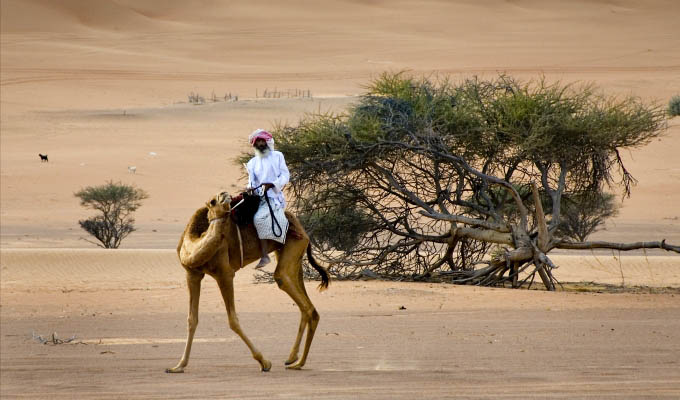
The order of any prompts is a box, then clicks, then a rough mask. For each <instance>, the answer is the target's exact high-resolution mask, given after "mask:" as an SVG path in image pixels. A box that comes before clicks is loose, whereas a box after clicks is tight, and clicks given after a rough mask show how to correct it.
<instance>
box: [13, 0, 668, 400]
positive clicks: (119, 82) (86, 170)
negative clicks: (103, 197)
mask: <svg viewBox="0 0 680 400" xmlns="http://www.w3.org/2000/svg"><path fill="white" fill-rule="evenodd" d="M0 5H1V10H0V11H1V12H0V16H1V18H2V20H1V21H0V27H1V36H0V45H1V53H0V56H1V57H0V283H1V286H0V306H1V307H0V317H1V318H0V322H1V332H0V364H1V367H0V397H2V398H46V397H58V398H65V397H66V398H69V397H73V398H265V397H266V398H271V397H283V398H289V397H290V398H293V397H294V398H328V399H345V398H390V399H392V398H403V399H410V398H414V397H421V398H453V397H458V398H677V397H679V396H680V372H679V371H680V368H679V366H680V335H679V334H678V332H680V329H679V328H680V322H678V321H680V319H678V316H679V315H680V301H679V300H678V296H679V295H678V289H677V288H680V257H678V256H674V255H672V254H669V253H664V252H647V254H644V253H641V252H640V253H635V254H633V255H625V254H621V255H619V254H612V253H611V252H598V253H595V254H591V253H566V252H562V253H560V254H558V255H556V256H555V260H556V263H557V264H558V265H559V266H560V268H559V269H558V270H557V271H556V276H557V278H558V279H560V280H561V281H563V282H570V283H575V284H570V285H572V286H570V288H572V289H576V290H571V291H562V292H557V293H545V292H539V291H533V290H532V291H524V290H521V291H520V290H509V289H501V288H497V289H489V288H476V287H461V286H451V285H443V284H416V283H394V282H375V281H362V282H332V283H331V287H330V289H329V290H328V291H326V292H324V293H318V292H316V291H315V290H314V287H315V286H316V283H315V282H309V283H308V291H309V292H310V295H311V297H312V301H313V302H314V303H315V305H316V306H317V308H318V309H319V313H320V314H321V323H320V325H319V329H318V330H317V335H316V338H315V341H314V344H313V346H312V350H311V353H310V358H309V361H308V363H307V366H306V367H305V370H304V371H287V370H285V369H284V368H283V360H284V359H285V358H286V356H287V354H288V351H289V349H290V347H289V346H291V345H292V342H293V339H294V335H295V331H296V326H297V322H298V320H299V316H298V313H297V310H296V308H295V307H294V305H293V303H292V301H291V300H290V299H288V298H287V297H286V296H285V294H283V293H282V292H280V291H279V290H278V289H277V287H276V285H271V284H254V283H253V270H252V267H247V268H246V269H245V270H244V271H241V272H240V273H239V275H238V276H237V288H236V298H237V310H238V311H239V316H240V319H241V323H242V325H243V327H244V329H245V331H246V332H247V333H248V334H249V336H250V338H251V339H252V340H253V341H254V342H255V344H256V345H257V346H258V347H259V348H260V349H261V350H262V351H263V353H264V354H265V355H266V356H267V357H269V359H270V360H271V361H272V362H274V365H275V367H274V368H273V369H272V371H271V372H269V373H266V374H263V373H260V372H259V370H258V368H257V364H256V362H255V361H254V360H252V359H251V357H250V355H249V353H248V351H247V348H246V347H245V346H244V345H243V344H242V343H241V342H240V340H239V339H238V337H237V336H236V335H235V334H233V333H232V332H231V331H230V330H229V328H228V325H227V323H226V315H225V313H224V305H223V303H222V301H221V299H220V296H219V291H218V290H217V288H216V285H215V284H214V282H212V281H210V279H209V278H208V279H206V281H205V283H204V293H203V297H202V303H201V307H202V308H201V310H202V313H201V316H200V323H199V328H198V333H197V340H196V344H195V346H194V350H193V353H192V360H191V363H190V365H189V367H188V369H187V372H186V373H185V374H183V375H172V376H171V375H167V374H165V373H163V371H164V369H165V368H167V367H169V366H172V365H174V364H175V363H176V362H177V360H178V359H179V357H180V355H181V351H182V348H183V342H184V335H185V331H186V327H185V325H186V310H187V300H188V296H187V293H186V285H185V283H184V278H183V271H182V269H181V267H180V266H179V263H178V261H177V258H176V255H175V253H174V250H173V249H174V247H175V245H176V243H177V240H178V238H179V235H180V234H181V232H182V230H183V228H184V225H185V223H186V221H187V220H188V218H189V216H190V215H191V214H192V212H193V211H194V210H195V209H196V208H197V207H199V206H200V205H201V204H202V203H203V202H204V201H205V200H206V199H207V198H209V197H210V196H211V195H213V194H214V193H216V192H217V191H219V190H224V189H226V190H229V191H232V192H237V191H238V190H239V189H240V188H242V187H243V186H244V184H245V181H244V179H243V177H244V172H243V169H242V167H240V166H239V165H237V164H235V163H234V162H233V160H234V158H235V157H236V156H237V155H238V154H240V153H241V152H242V151H246V150H247V141H246V138H247V135H248V133H250V132H251V131H252V130H253V129H255V128H259V127H261V128H265V129H267V128H271V127H273V126H274V125H276V124H279V123H295V122H296V121H298V120H299V119H300V118H302V117H303V116H304V115H305V113H315V112H341V111H342V110H343V109H344V108H345V107H347V106H348V105H350V104H352V102H353V101H355V99H356V96H358V95H360V94H361V93H362V91H363V87H362V86H363V85H365V84H367V83H368V82H370V80H371V79H372V78H374V77H376V76H378V75H379V74H380V73H381V72H383V71H401V70H408V71H411V72H412V73H414V74H422V75H427V76H437V75H441V76H448V77H450V78H452V79H464V78H466V77H469V76H472V75H480V76H487V77H490V76H494V75H496V74H497V73H500V72H505V73H509V74H512V75H515V76H518V77H520V78H523V79H535V78H537V77H540V76H545V77H546V79H548V80H551V81H554V80H562V81H565V82H593V83H595V84H597V85H598V86H599V87H601V88H602V90H603V91H604V92H605V93H607V94H620V95H628V94H633V95H636V96H639V97H641V98H642V99H644V100H645V101H650V102H658V103H659V104H661V105H662V106H665V104H667V102H668V100H669V99H670V97H671V96H673V95H677V94H680V38H679V37H678V35H677V20H678V18H679V17H680V3H678V2H677V1H672V0H669V1H660V0H652V1H645V2H634V1H629V0H617V1H578V2H560V1H522V0H519V1H500V0H491V1H487V2H473V1H450V2H445V1H434V0H433V1H420V2H415V1H413V2H406V1H396V2H383V1H352V0H331V1H325V2H314V1H287V2H275V1H269V0H265V1H260V2H241V1H231V2H227V1H217V0H203V1H200V2H187V1H176V0H172V1H160V0H145V1H138V0H137V1H132V0H98V1H86V0H68V1H66V0H64V1H58V2H55V1H47V0H0ZM265 90H267V91H269V92H271V91H273V90H277V91H281V92H283V93H285V94H284V96H283V98H277V99H269V98H268V99H263V98H262V94H263V92H264V91H265ZM291 90H292V91H293V92H294V91H295V90H309V91H310V92H311V94H312V97H311V98H288V97H287V93H288V92H289V91H291ZM192 92H194V93H199V94H201V95H203V96H204V97H206V98H209V97H210V96H211V94H212V93H213V92H214V93H215V94H216V96H224V95H225V94H228V93H231V94H232V95H238V97H239V100H238V101H230V102H225V101H219V102H210V101H208V102H207V103H206V104H203V105H199V106H197V105H192V104H189V103H188V102H187V96H188V95H189V94H190V93H192ZM679 151H680V120H678V118H675V119H674V120H669V127H668V130H667V131H666V132H665V135H664V136H663V137H661V138H660V139H658V140H655V141H654V142H652V143H650V144H649V145H648V146H646V147H644V148H641V149H634V150H632V151H630V152H626V153H624V154H622V155H623V156H624V157H625V160H626V163H627V164H626V165H627V167H628V169H629V171H630V172H631V173H632V174H633V175H634V176H635V177H636V178H637V179H638V181H639V183H638V185H637V186H636V187H634V189H633V193H632V196H631V197H630V198H627V199H625V200H624V201H623V203H622V208H621V212H620V214H619V215H618V216H617V217H616V218H614V219H612V220H611V221H609V222H608V223H607V225H606V229H605V230H602V231H600V232H598V233H596V234H595V235H593V236H592V239H603V240H616V241H638V240H660V239H663V238H666V239H667V240H668V241H670V242H675V243H678V242H680V211H679V210H680V208H679V207H678V206H677V204H679V203H680V161H679V160H678V158H677V154H678V152H679ZM38 153H42V154H46V153H47V154H48V155H49V160H50V161H49V162H47V163H41V162H40V159H39V157H38ZM129 166H135V167H136V173H135V174H132V173H129V172H128V167H129ZM106 180H114V181H119V180H120V181H123V182H125V183H132V184H135V185H137V186H138V187H141V188H143V189H144V190H146V191H147V192H148V193H149V195H150V198H149V199H148V200H146V201H145V203H144V205H143V206H142V207H141V208H140V209H139V210H138V212H137V213H136V220H137V228H138V230H137V231H136V232H134V233H133V234H132V235H130V236H129V237H128V238H127V239H126V240H125V241H124V242H123V245H122V246H121V249H119V250H116V251H107V250H101V249H98V248H97V247H96V246H95V245H93V244H91V243H89V242H87V241H85V240H83V237H84V233H83V232H82V231H81V230H80V228H79V226H78V223H77V221H78V219H82V218H85V217H86V216H88V215H89V212H88V211H86V210H84V209H82V208H81V207H80V206H79V204H78V201H77V200H76V198H75V197H74V196H73V193H74V192H75V191H77V190H79V189H80V188H83V187H85V186H88V185H97V184H101V183H104V182H105V181H106ZM579 282H596V283H597V284H598V285H599V284H603V285H611V286H601V287H600V286H589V289H588V291H587V292H579V291H578V290H579V288H580V286H579V285H580V284H579ZM622 285H623V286H624V287H626V288H627V289H626V290H624V291H623V293H618V290H612V287H620V286H622ZM635 286H643V287H642V288H635ZM593 288H594V291H593V290H592V289H593ZM598 288H599V289H598ZM598 291H600V292H601V293H598ZM612 292H617V293H612ZM402 306H403V307H405V309H401V310H400V307H402ZM52 332H57V333H58V335H59V337H61V338H68V337H71V336H73V335H76V338H77V339H76V340H74V341H73V342H72V343H69V344H61V345H42V344H39V343H38V342H37V341H36V340H34V338H33V334H34V333H35V334H36V335H43V336H45V335H49V334H51V333H52Z"/></svg>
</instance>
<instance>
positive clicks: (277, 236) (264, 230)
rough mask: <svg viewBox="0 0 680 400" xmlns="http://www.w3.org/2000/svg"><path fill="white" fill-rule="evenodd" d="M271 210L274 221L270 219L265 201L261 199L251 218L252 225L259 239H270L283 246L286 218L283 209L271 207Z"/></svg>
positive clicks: (286, 227)
mask: <svg viewBox="0 0 680 400" xmlns="http://www.w3.org/2000/svg"><path fill="white" fill-rule="evenodd" d="M272 209H273V211H274V218H275V219H276V221H274V220H273V219H272V213H271V212H269V206H268V205H267V201H266V200H265V199H264V198H263V199H262V201H260V207H259V208H258V209H257V212H256V213H255V217H254V218H253V224H254V225H255V229H256V230H257V236H258V237H259V238H260V239H271V240H275V241H277V242H279V243H282V244H283V243H285V242H286V233H287V232H288V218H286V214H285V208H284V207H276V206H272ZM277 222H278V224H277Z"/></svg>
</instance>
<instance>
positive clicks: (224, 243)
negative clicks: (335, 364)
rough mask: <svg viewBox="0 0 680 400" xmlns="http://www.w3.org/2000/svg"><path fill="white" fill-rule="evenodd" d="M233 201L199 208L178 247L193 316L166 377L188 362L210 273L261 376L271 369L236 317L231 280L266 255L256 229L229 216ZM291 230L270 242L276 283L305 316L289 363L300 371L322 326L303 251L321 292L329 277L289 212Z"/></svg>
mask: <svg viewBox="0 0 680 400" xmlns="http://www.w3.org/2000/svg"><path fill="white" fill-rule="evenodd" d="M230 202H231V197H230V196H229V194H228V193H226V192H222V193H219V194H217V195H216V196H214V197H213V198H212V199H211V200H210V201H209V202H207V203H206V205H205V207H201V208H200V209H198V210H197V211H196V212H195V213H194V215H193V216H192V217H191V220H190V221H189V224H187V227H186V228H185V229H184V233H183V234H182V237H181V239H180V241H179V244H178V245H177V254H178V255H179V260H180V263H181V264H182V267H184V269H185V271H186V279H187V286H188V288H189V317H188V319H187V322H188V323H187V325H188V334H187V342H186V346H185V348H184V354H183V355H182V358H181V359H180V361H179V363H178V364H177V365H176V366H175V367H173V368H168V369H166V371H165V372H168V373H179V372H184V368H186V366H187V364H188V363H189V354H190V353H191V343H192V341H193V338H194V333H195V332H196V326H197V325H198V300H199V296H200V291H201V280H202V279H203V277H204V276H205V274H208V275H210V276H212V277H213V278H214V279H215V280H216V281H217V284H218V286H219V288H220V291H221V293H222V297H223V298H224V304H225V306H226V308H227V316H228V319H229V327H230V328H231V329H232V330H233V331H234V332H235V333H236V334H237V335H239V336H240V337H241V339H242V340H243V341H244V342H245V344H246V345H247V346H248V348H249V349H250V352H251V353H252V355H253V358H254V359H255V360H257V362H258V363H259V364H260V369H261V370H262V371H263V372H267V371H269V369H270V368H271V366H272V363H271V362H270V361H268V360H267V359H265V358H264V357H263V356H262V353H260V352H259V351H258V350H257V348H255V346H254V345H253V343H252V342H251V341H250V340H249V339H248V337H247V336H246V334H245V333H244V332H243V330H242V329H241V326H240V324H239V321H238V317H237V316H236V309H235V304H234V285H233V279H234V275H235V273H236V271H238V270H239V269H241V268H242V267H243V266H244V265H246V264H248V263H251V262H253V261H255V260H258V259H259V258H260V257H261V255H262V253H261V250H260V245H259V239H258V237H257V232H256V231H255V228H254V227H253V226H252V225H250V226H248V227H239V226H238V225H237V224H236V222H235V221H233V219H232V218H231V217H230V212H231V206H230ZM286 217H287V218H288V220H289V221H290V227H291V230H292V231H293V232H292V233H291V232H290V231H289V234H288V237H287V239H286V242H285V244H283V245H281V244H280V243H278V242H275V241H269V243H268V245H269V247H268V248H269V249H270V251H275V252H276V259H277V265H276V270H275V272H274V280H275V281H276V283H277V284H278V286H279V288H280V289H281V290H283V291H284V292H286V293H287V294H288V295H289V296H290V297H291V298H292V299H293V300H294V301H295V303H296V304H297V306H298V307H299V308H300V313H301V314H302V316H301V320H300V326H299V328H298V332H297V337H296V338H295V342H294V344H293V348H292V349H291V352H290V355H289V357H288V359H287V360H286V361H285V365H286V366H287V368H288V369H298V370H299V369H301V368H302V367H303V366H304V365H305V362H306V361H307V355H308V354H309V348H310V346H311V344H312V340H313V339H314V332H315V331H316V327H317V325H318V324H319V319H320V317H319V313H318V312H317V311H316V309H315V308H314V305H313V304H312V302H311V300H310V299H309V296H308V295H307V292H306V291H305V286H304V283H303V279H302V257H303V256H304V253H305V250H306V252H307V257H308V259H309V262H310V264H311V265H312V266H313V267H314V269H316V270H317V271H318V272H319V274H320V275H321V284H320V285H319V290H324V289H326V288H328V284H329V276H328V272H327V271H326V269H324V268H323V267H321V266H320V265H319V264H318V263H317V262H316V261H315V260H314V258H313V257H312V253H311V247H310V244H309V243H310V242H309V236H308V235H307V233H306V232H305V230H304V228H303V227H302V224H301V223H300V221H299V220H298V218H297V217H296V216H295V215H293V214H291V213H289V212H287V211H286ZM305 328H307V337H306V340H305V348H304V350H303V352H302V358H300V359H299V360H298V353H299V349H300V342H301V340H302V336H303V334H304V331H305Z"/></svg>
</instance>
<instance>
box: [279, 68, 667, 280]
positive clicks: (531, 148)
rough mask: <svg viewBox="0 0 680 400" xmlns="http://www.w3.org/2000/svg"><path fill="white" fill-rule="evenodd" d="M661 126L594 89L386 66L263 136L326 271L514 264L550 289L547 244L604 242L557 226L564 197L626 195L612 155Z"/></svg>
mask: <svg viewBox="0 0 680 400" xmlns="http://www.w3.org/2000/svg"><path fill="white" fill-rule="evenodd" d="M664 128H665V111H664V110H663V109H661V108H660V107H658V106H655V105H647V104H644V103H643V102H642V101H640V100H639V99H637V98H635V97H623V98H619V97H611V96H605V95H603V94H601V93H600V92H599V91H598V90H597V88H596V87H594V86H593V85H581V86H575V85H572V84H562V83H559V82H557V83H548V82H547V81H546V80H545V79H539V80H536V81H530V82H522V81H519V80H517V79H514V78H512V77H510V76H505V75H501V76H498V77H497V78H495V79H490V80H484V79H479V78H471V79H466V80H463V81H461V82H458V83H454V82H451V81H449V80H447V79H437V80H433V79H426V78H416V77H412V76H408V75H407V74H404V73H396V74H391V73H386V74H383V75H382V76H381V77H380V78H378V79H376V80H375V81H373V82H372V83H371V84H370V85H369V86H368V87H367V90H366V93H365V94H364V95H363V96H361V97H360V99H359V100H358V102H357V103H356V104H354V105H353V106H352V107H350V108H349V109H348V110H347V111H346V112H345V113H341V114H331V113H328V114H318V115H308V116H306V117H305V118H303V119H302V120H301V121H300V122H299V123H298V124H296V125H285V126H279V127H277V128H276V129H275V130H274V137H275V139H276V143H277V147H278V149H279V150H281V151H282V152H283V153H284V154H285V156H286V160H287V163H288V166H289V169H290V171H291V180H290V182H291V188H292V192H293V194H294V196H293V197H294V201H293V207H294V208H295V209H296V211H297V212H298V214H299V215H300V216H301V218H302V220H303V222H304V223H305V226H306V228H307V229H308V230H309V231H310V233H311V236H312V240H313V241H314V244H315V245H316V246H317V247H318V248H319V249H320V252H321V255H322V257H324V258H325V259H326V261H328V262H331V263H332V265H333V267H332V269H331V271H332V272H333V273H335V274H336V276H339V277H357V276H359V275H360V274H361V273H362V271H364V270H365V269H370V270H371V272H372V273H375V274H378V275H382V276H405V277H409V278H413V279H420V278H428V277H431V276H432V275H433V274H437V275H438V276H439V277H440V278H441V277H446V279H447V280H449V281H452V282H472V283H477V284H499V283H504V282H507V281H510V282H512V284H513V285H514V286H518V285H520V284H521V282H518V281H517V277H518V276H519V273H520V272H522V271H525V270H526V272H528V273H529V274H528V276H530V277H531V278H532V280H533V276H534V275H535V274H536V273H538V274H539V275H540V276H541V279H542V280H543V283H544V284H545V285H546V287H547V288H549V289H550V288H552V287H553V283H554V279H553V278H552V275H551V273H550V270H551V268H552V267H554V265H553V263H552V261H550V259H549V258H548V257H547V253H548V252H549V251H550V250H552V249H554V248H560V247H565V248H566V247H569V248H592V247H593V246H595V247H602V246H604V245H603V244H602V243H599V244H598V243H588V242H583V241H582V240H584V239H585V238H584V237H583V236H581V237H579V236H578V235H576V234H574V232H570V231H569V226H570V225H569V224H570V222H573V221H570V220H569V219H570V218H572V217H573V214H574V213H573V212H572V213H569V212H568V211H569V210H571V211H573V210H574V202H577V203H579V204H586V203H587V202H588V201H590V202H594V203H593V204H598V203H597V201H598V200H597V199H600V201H601V200H602V199H603V198H607V193H606V192H605V190H606V189H607V188H610V189H611V188H613V189H618V188H621V189H622V192H623V193H624V195H628V194H629V193H630V190H631V187H632V186H633V185H634V183H635V179H634V178H633V176H632V175H631V174H630V172H629V171H628V170H627V169H626V166H625V165H624V162H623V159H622V158H621V156H620V152H621V150H624V149H633V148H637V147H640V146H643V145H645V144H647V143H648V142H649V141H650V140H652V139H653V138H655V137H658V136H659V135H660V134H661V133H662V132H663V130H664ZM610 201H611V199H610ZM611 208H612V206H611V204H610V206H609V211H606V212H604V214H606V213H610V211H611V212H612V213H613V212H615V210H614V211H612V210H611ZM591 210H592V211H591V214H593V213H594V214H597V215H599V216H600V217H606V215H603V211H602V209H598V208H597V207H595V206H591ZM610 214H611V213H610ZM565 215H566V216H568V218H563V216H565ZM598 223H601V220H600V221H599V222H598ZM598 223H596V224H595V227H596V226H597V224H598ZM571 226H572V227H573V226H574V224H573V223H572V224H571ZM593 230H594V228H593V229H591V230H590V231H588V232H587V234H589V233H590V232H592V231H593ZM587 234H586V236H587ZM574 238H579V239H580V240H581V241H579V242H572V241H571V240H572V239H574ZM605 247H607V246H605ZM609 247H610V248H612V247H611V246H609ZM642 247H660V248H666V249H668V250H674V251H677V247H675V246H669V245H667V244H666V243H665V242H651V244H650V243H647V244H645V245H644V246H642ZM613 248H621V247H613ZM638 248H639V247H638ZM621 249H622V248H621ZM492 250H493V251H492ZM491 251H492V257H491V258H490V259H489V257H484V256H485V255H487V254H490V252H491ZM484 264H485V265H486V266H484V267H482V268H480V267H479V265H484ZM528 268H529V269H528ZM527 269H528V270H527Z"/></svg>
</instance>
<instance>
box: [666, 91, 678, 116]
mask: <svg viewBox="0 0 680 400" xmlns="http://www.w3.org/2000/svg"><path fill="white" fill-rule="evenodd" d="M668 115H670V116H671V117H675V116H676V115H680V95H677V96H673V97H671V100H670V101H669V102H668Z"/></svg>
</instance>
